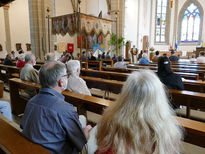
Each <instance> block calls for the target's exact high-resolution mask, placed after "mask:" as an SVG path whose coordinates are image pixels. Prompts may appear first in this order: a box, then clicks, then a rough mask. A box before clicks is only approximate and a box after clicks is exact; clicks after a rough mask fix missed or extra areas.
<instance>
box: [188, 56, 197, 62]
mask: <svg viewBox="0 0 205 154" xmlns="http://www.w3.org/2000/svg"><path fill="white" fill-rule="evenodd" d="M189 60H190V62H191V63H194V62H196V58H195V54H192V55H191V58H190V59H189Z"/></svg>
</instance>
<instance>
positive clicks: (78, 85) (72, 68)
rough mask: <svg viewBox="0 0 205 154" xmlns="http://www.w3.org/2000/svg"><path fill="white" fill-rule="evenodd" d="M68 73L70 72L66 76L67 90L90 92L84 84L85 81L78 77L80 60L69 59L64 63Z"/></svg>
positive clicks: (86, 93) (87, 93)
mask: <svg viewBox="0 0 205 154" xmlns="http://www.w3.org/2000/svg"><path fill="white" fill-rule="evenodd" d="M66 67H67V70H68V73H69V74H70V76H69V78H68V86H67V89H68V90H69V91H74V92H78V93H80V94H85V95H90V96H91V93H90V91H89V89H88V87H87V85H86V82H85V81H84V80H83V79H82V78H80V77H79V75H80V62H79V61H77V60H70V61H68V62H67V64H66Z"/></svg>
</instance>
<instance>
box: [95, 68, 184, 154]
mask: <svg viewBox="0 0 205 154" xmlns="http://www.w3.org/2000/svg"><path fill="white" fill-rule="evenodd" d="M96 138H97V145H98V150H97V152H96V153H97V154H175V153H178V152H179V149H180V148H179V147H180V142H181V139H182V131H181V128H180V126H179V124H178V122H177V120H176V118H175V114H174V111H173V110H172V108H171V107H170V105H169V101H168V98H167V95H166V93H165V90H164V86H163V84H162V83H161V82H160V80H159V79H158V77H157V76H156V75H155V74H154V73H153V72H151V71H149V70H145V71H139V72H134V73H132V74H131V75H130V76H129V77H128V79H127V81H126V83H125V84H124V86H123V89H122V92H121V94H120V96H119V97H118V99H117V101H116V102H115V103H113V105H112V106H110V107H109V108H107V109H106V110H105V112H104V114H103V116H102V119H101V121H100V122H99V124H98V130H97V135H96Z"/></svg>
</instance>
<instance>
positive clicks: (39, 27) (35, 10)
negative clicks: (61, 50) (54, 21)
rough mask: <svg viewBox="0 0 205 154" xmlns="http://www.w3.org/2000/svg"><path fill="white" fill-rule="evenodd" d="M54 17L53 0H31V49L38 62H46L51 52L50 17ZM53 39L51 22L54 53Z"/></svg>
mask: <svg viewBox="0 0 205 154" xmlns="http://www.w3.org/2000/svg"><path fill="white" fill-rule="evenodd" d="M48 8H49V15H50V16H51V15H52V0H44V1H41V0H29V18H30V32H31V34H30V35H31V49H32V53H33V54H34V55H35V56H36V58H37V61H44V56H45V55H46V53H48V52H49V46H48V44H49V43H48V19H47V18H46V17H47V16H48V12H47V9H48ZM53 48H54V45H53V37H51V20H50V51H51V52H53V51H54V50H53Z"/></svg>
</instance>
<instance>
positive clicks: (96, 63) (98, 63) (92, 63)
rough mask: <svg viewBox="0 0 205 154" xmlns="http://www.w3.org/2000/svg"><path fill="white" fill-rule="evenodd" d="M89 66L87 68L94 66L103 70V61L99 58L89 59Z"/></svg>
mask: <svg viewBox="0 0 205 154" xmlns="http://www.w3.org/2000/svg"><path fill="white" fill-rule="evenodd" d="M87 65H88V67H87V68H94V69H98V70H100V71H101V70H102V62H101V61H97V60H88V62H87Z"/></svg>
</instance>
